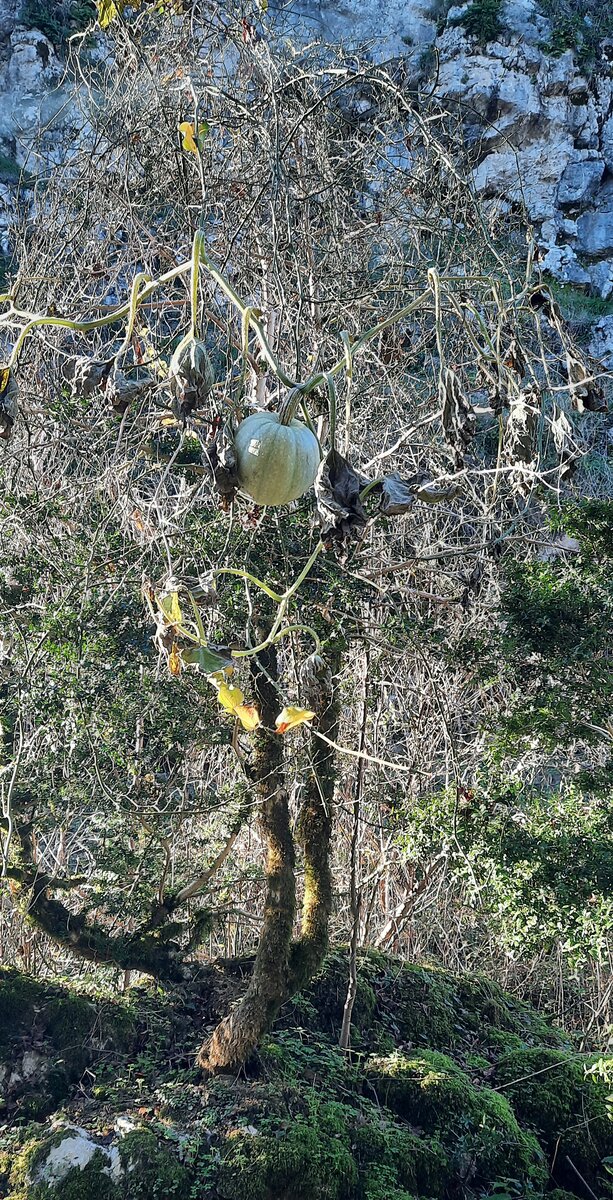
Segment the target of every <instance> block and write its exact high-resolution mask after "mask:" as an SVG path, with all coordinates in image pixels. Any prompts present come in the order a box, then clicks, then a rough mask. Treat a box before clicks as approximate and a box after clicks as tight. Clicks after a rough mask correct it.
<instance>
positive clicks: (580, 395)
mask: <svg viewBox="0 0 613 1200" xmlns="http://www.w3.org/2000/svg"><path fill="white" fill-rule="evenodd" d="M566 369H567V371H568V389H569V392H570V398H571V401H572V405H573V408H574V409H575V410H576V411H577V412H579V413H582V412H586V411H587V412H606V411H607V402H606V400H605V398H604V390H603V387H602V384H600V383H599V382H598V380H597V379H596V377H595V375H594V371H593V370H590V369H589V368H588V366H587V364H586V362H585V360H584V359H583V358H582V357H581V355H580V353H579V351H578V350H577V349H573V350H572V351H571V350H568V349H567V351H566Z"/></svg>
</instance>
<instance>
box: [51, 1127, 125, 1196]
mask: <svg viewBox="0 0 613 1200" xmlns="http://www.w3.org/2000/svg"><path fill="white" fill-rule="evenodd" d="M50 1143H51V1144H50V1145H49V1147H48V1148H45V1152H44V1153H42V1154H41V1155H40V1157H38V1161H37V1162H36V1165H35V1166H34V1167H33V1169H32V1172H31V1176H30V1179H31V1182H32V1183H34V1184H45V1185H46V1186H47V1187H48V1188H50V1189H55V1188H56V1187H57V1186H58V1184H59V1183H61V1182H62V1180H63V1179H65V1178H66V1176H67V1175H69V1174H70V1173H71V1172H74V1171H75V1170H79V1171H81V1172H82V1171H84V1170H85V1168H86V1167H87V1166H88V1165H89V1164H90V1163H91V1162H92V1160H93V1159H94V1158H96V1159H97V1161H98V1163H99V1166H100V1173H101V1174H102V1175H107V1176H109V1177H110V1179H112V1181H113V1182H116V1181H117V1180H118V1179H119V1178H120V1176H121V1175H122V1173H123V1172H122V1165H121V1160H120V1157H119V1150H118V1148H117V1146H110V1147H108V1148H107V1147H106V1146H104V1145H102V1144H101V1143H100V1142H98V1141H96V1140H95V1139H94V1137H93V1136H92V1134H91V1133H89V1132H88V1131H87V1130H86V1129H81V1128H80V1126H78V1125H65V1126H63V1127H62V1128H61V1130H60V1131H59V1133H57V1134H56V1135H55V1136H54V1137H53V1136H52V1138H51V1139H50Z"/></svg>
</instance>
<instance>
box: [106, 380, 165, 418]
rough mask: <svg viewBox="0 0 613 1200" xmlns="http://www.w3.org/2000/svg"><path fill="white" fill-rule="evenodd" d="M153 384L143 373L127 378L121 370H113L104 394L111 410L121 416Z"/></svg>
mask: <svg viewBox="0 0 613 1200" xmlns="http://www.w3.org/2000/svg"><path fill="white" fill-rule="evenodd" d="M152 384H153V379H151V377H150V376H149V375H143V376H141V378H140V379H128V376H127V375H124V373H123V371H117V370H115V371H113V374H112V375H110V376H109V379H108V381H107V385H106V389H105V395H106V397H107V398H108V399H109V400H110V402H111V406H112V408H113V412H116V413H117V414H118V416H123V414H124V413H125V411H126V409H127V408H129V407H130V405H131V404H132V403H133V402H134V400H137V399H138V398H139V397H140V396H142V395H143V394H144V393H145V392H147V391H148V390H149V388H150V387H151V386H152Z"/></svg>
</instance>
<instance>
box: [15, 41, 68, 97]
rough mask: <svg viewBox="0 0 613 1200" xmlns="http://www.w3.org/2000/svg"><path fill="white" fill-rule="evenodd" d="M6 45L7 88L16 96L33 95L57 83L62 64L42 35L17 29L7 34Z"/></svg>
mask: <svg viewBox="0 0 613 1200" xmlns="http://www.w3.org/2000/svg"><path fill="white" fill-rule="evenodd" d="M10 46H11V57H10V59H9V63H8V67H7V71H6V87H7V89H9V90H14V91H15V92H16V93H17V94H18V95H19V96H35V95H38V94H39V93H41V92H44V91H46V90H47V89H48V88H50V87H53V86H54V84H56V83H57V81H58V79H59V78H60V76H61V73H62V65H61V63H60V61H59V59H58V57H57V55H56V53H55V50H54V49H53V45H52V43H51V42H50V41H49V38H46V37H45V35H44V33H39V32H38V30H36V29H20V28H18V29H16V30H15V32H14V33H12V34H11V39H10Z"/></svg>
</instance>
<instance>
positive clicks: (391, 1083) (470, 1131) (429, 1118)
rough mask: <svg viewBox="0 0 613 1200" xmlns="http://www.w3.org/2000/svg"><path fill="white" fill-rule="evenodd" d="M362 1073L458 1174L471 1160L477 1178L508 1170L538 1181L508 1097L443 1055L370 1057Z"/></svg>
mask: <svg viewBox="0 0 613 1200" xmlns="http://www.w3.org/2000/svg"><path fill="white" fill-rule="evenodd" d="M365 1072H366V1075H367V1078H368V1079H369V1080H370V1082H371V1086H373V1087H374V1088H375V1089H376V1091H377V1095H378V1097H379V1099H380V1101H381V1102H382V1103H384V1104H387V1105H389V1106H390V1107H391V1108H392V1109H393V1110H394V1111H395V1112H397V1113H398V1114H399V1116H401V1117H403V1118H404V1119H405V1120H407V1121H409V1122H411V1124H414V1125H419V1126H421V1127H422V1128H423V1129H425V1130H426V1132H428V1133H436V1134H437V1135H438V1136H439V1137H440V1139H441V1142H442V1144H443V1146H444V1147H445V1149H446V1150H447V1151H448V1153H449V1154H450V1156H451V1162H452V1165H453V1167H454V1169H455V1171H456V1172H457V1173H458V1174H460V1175H461V1176H463V1174H464V1172H465V1170H466V1168H467V1164H469V1163H472V1168H471V1169H472V1170H473V1172H474V1173H475V1175H476V1177H477V1178H479V1179H480V1180H481V1181H482V1182H492V1181H494V1180H496V1179H497V1178H502V1177H504V1176H505V1175H508V1174H509V1173H511V1172H512V1173H513V1174H514V1175H516V1176H522V1177H523V1178H524V1179H525V1180H528V1179H529V1180H532V1181H542V1180H544V1178H545V1171H544V1164H543V1158H542V1155H541V1153H540V1151H539V1149H538V1145H537V1143H536V1142H535V1139H534V1138H531V1137H530V1136H528V1135H526V1134H525V1133H524V1132H523V1131H522V1130H521V1129H520V1127H519V1125H518V1123H517V1120H516V1118H515V1116H514V1114H513V1111H512V1109H511V1107H510V1105H509V1104H508V1101H507V1100H506V1099H505V1098H504V1097H503V1096H501V1095H499V1094H498V1093H496V1092H494V1091H492V1090H491V1089H490V1088H477V1087H475V1085H474V1084H473V1083H472V1082H471V1080H470V1079H469V1078H468V1076H467V1075H466V1074H465V1073H464V1072H463V1071H462V1070H461V1069H460V1068H459V1067H458V1065H457V1064H456V1063H455V1062H453V1060H452V1059H450V1058H448V1057H447V1055H445V1054H438V1053H436V1052H434V1051H422V1052H420V1053H419V1054H413V1055H402V1054H396V1055H391V1056H389V1057H388V1058H371V1059H369V1060H368V1062H367V1063H366V1067H365Z"/></svg>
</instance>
